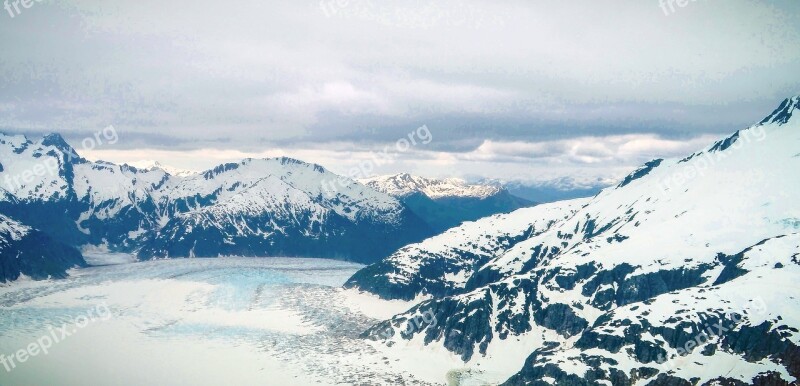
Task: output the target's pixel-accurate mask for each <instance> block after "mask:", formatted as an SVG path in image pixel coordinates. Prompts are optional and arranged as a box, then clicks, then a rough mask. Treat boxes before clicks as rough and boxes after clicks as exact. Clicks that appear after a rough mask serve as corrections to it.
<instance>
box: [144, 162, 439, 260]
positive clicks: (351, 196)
mask: <svg viewBox="0 0 800 386" xmlns="http://www.w3.org/2000/svg"><path fill="white" fill-rule="evenodd" d="M338 178H339V176H337V175H335V174H333V173H330V172H328V171H327V170H325V169H324V168H323V167H321V166H319V165H313V164H308V163H305V162H301V161H297V160H294V159H291V158H277V159H267V160H262V159H259V160H256V159H247V160H244V161H242V162H240V163H232V164H225V165H221V166H219V167H217V168H215V169H213V170H209V171H207V172H205V173H203V174H198V175H194V176H188V177H184V178H182V179H170V180H168V181H167V182H166V183H165V185H164V186H163V187H162V189H160V190H159V191H158V192H155V193H154V197H155V198H156V202H157V203H158V207H159V208H161V211H162V214H163V217H162V218H163V219H164V221H166V222H165V223H164V224H163V226H162V227H161V228H160V229H159V231H158V233H157V235H156V236H155V238H154V239H153V240H151V241H150V242H149V243H147V244H145V246H144V248H143V249H142V251H141V252H140V256H142V257H147V258H149V257H158V256H200V257H211V256H221V255H237V256H313V257H330V258H341V259H349V260H355V261H359V262H371V261H376V260H377V259H380V258H381V257H384V256H386V255H388V254H389V253H390V252H391V251H392V250H393V249H396V248H398V247H400V246H402V245H405V244H407V243H409V242H412V241H417V240H421V239H423V238H424V237H426V236H429V235H430V234H431V230H430V228H429V227H427V226H426V225H425V224H424V223H423V222H422V220H420V219H419V218H418V217H416V216H415V215H414V214H413V213H411V212H410V211H409V210H408V209H407V208H406V207H405V206H403V205H402V204H401V203H400V202H398V201H397V200H396V199H394V198H392V197H390V196H388V195H385V194H383V193H380V192H376V191H374V190H372V189H369V188H367V187H365V186H363V185H361V184H358V183H356V182H355V181H350V183H349V184H347V185H346V186H344V187H342V188H341V189H339V190H338V191H337V192H336V193H335V195H333V196H331V195H329V194H325V193H326V192H325V191H324V190H323V185H322V182H323V181H332V180H335V179H338Z"/></svg>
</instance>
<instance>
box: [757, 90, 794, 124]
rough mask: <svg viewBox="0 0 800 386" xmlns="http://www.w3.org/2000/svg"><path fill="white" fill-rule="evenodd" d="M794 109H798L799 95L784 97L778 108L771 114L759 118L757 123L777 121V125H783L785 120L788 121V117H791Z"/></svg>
mask: <svg viewBox="0 0 800 386" xmlns="http://www.w3.org/2000/svg"><path fill="white" fill-rule="evenodd" d="M796 110H800V95H796V96H793V97H791V98H786V99H784V100H783V102H781V104H780V106H778V108H777V109H775V111H773V112H772V114H770V115H768V116H767V117H766V118H764V119H763V120H761V122H759V124H761V125H766V124H770V123H777V124H779V125H783V124H785V123H786V122H789V119H791V118H792V113H794V111H796Z"/></svg>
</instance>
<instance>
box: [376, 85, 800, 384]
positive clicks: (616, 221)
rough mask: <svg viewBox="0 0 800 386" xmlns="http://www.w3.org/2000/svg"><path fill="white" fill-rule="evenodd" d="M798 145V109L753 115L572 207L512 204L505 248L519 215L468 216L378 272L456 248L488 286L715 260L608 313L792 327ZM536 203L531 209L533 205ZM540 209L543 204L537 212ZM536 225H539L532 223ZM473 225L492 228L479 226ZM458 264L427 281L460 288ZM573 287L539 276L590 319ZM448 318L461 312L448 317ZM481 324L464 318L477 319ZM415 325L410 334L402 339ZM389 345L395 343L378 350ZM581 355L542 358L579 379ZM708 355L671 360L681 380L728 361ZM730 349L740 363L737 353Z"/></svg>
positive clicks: (740, 371) (544, 293)
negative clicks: (735, 270)
mask: <svg viewBox="0 0 800 386" xmlns="http://www.w3.org/2000/svg"><path fill="white" fill-rule="evenodd" d="M798 100H800V99H798V98H795V99H794V100H793V102H792V103H791V104H790V105H791V106H792V107H790V108H792V109H793V108H794V107H793V106H796V105H797V101H798ZM734 139H735V141H734ZM798 154H800V117H794V118H793V119H791V120H789V121H788V122H786V123H785V124H784V123H783V122H777V121H776V122H772V121H768V122H766V123H765V124H763V125H762V124H757V125H754V126H751V127H749V128H747V129H743V130H740V131H738V132H737V134H736V135H734V136H731V137H729V138H728V139H724V140H722V141H719V142H717V143H714V144H710V145H709V146H707V147H705V148H704V149H701V150H699V151H698V152H696V153H694V155H693V156H691V157H687V158H685V159H681V160H677V159H675V160H663V161H660V162H654V163H652V165H653V167H651V168H642V169H640V170H639V172H638V173H637V175H636V176H635V177H636V178H633V176H632V177H631V178H629V179H627V183H626V184H624V185H622V184H620V185H618V186H615V187H611V188H607V189H605V190H603V191H602V192H601V193H599V194H598V195H597V196H595V197H593V198H591V199H586V200H582V201H579V202H576V203H573V204H572V205H563V204H559V203H556V204H555V205H553V206H550V207H547V206H539V207H534V208H527V209H521V210H518V211H516V212H513V213H510V214H508V215H505V216H506V217H504V218H507V219H509V218H519V219H523V218H525V219H527V220H528V223H529V224H536V228H537V231H536V232H535V233H531V234H530V235H529V237H527V238H526V239H525V240H524V241H521V242H519V243H517V244H516V245H514V246H512V247H510V248H503V247H502V246H501V245H499V243H498V239H499V238H500V237H502V235H504V234H508V235H518V234H519V231H520V229H521V227H520V225H521V224H523V223H524V222H521V223H515V224H511V223H507V224H504V223H502V222H501V221H498V219H499V218H500V217H493V218H491V219H488V218H487V219H483V220H479V221H477V222H475V223H468V224H465V225H464V226H462V227H459V228H454V229H451V230H449V231H448V232H446V233H445V234H443V235H440V236H436V237H433V238H430V239H428V240H425V241H423V242H421V243H419V244H415V245H411V246H408V247H406V248H403V249H401V250H400V251H398V252H396V253H395V254H394V255H392V256H390V257H389V258H388V259H387V260H386V261H385V262H386V263H389V264H390V267H391V269H388V270H387V272H391V273H390V274H388V275H387V277H388V278H389V279H390V280H391V281H392V282H393V283H395V284H402V283H409V282H411V278H413V277H415V275H417V274H418V271H419V269H420V267H422V266H423V265H424V264H425V263H426V262H427V261H434V260H436V261H438V262H444V263H447V265H448V266H449V267H455V268H465V267H470V265H471V264H472V262H473V261H472V260H469V259H465V258H463V257H462V255H459V254H458V251H462V250H463V251H469V252H475V253H477V254H478V256H479V257H481V256H485V257H488V258H489V259H488V262H487V263H485V264H483V265H482V266H481V267H478V269H477V271H478V272H481V271H484V270H487V271H492V274H493V275H497V274H499V275H500V277H501V279H499V280H495V281H494V282H493V283H491V284H493V285H494V284H498V283H513V282H515V281H516V280H534V281H538V280H539V279H538V278H540V277H541V276H540V275H541V274H542V273H544V272H552V270H553V269H555V268H558V269H560V272H562V273H565V274H566V273H569V272H575V271H576V270H577V268H578V267H580V266H587V265H588V264H594V265H595V266H596V267H598V269H599V270H602V271H610V270H612V269H614V268H615V267H620V266H622V265H625V266H627V267H631V270H632V272H631V273H629V274H628V276H638V275H644V274H648V273H655V272H660V271H665V270H679V269H684V270H685V269H693V268H701V267H711V266H714V267H716V268H713V269H710V270H708V271H707V272H705V273H703V277H704V278H705V279H706V283H704V284H702V285H699V286H695V287H690V288H687V289H684V290H679V291H674V292H672V293H667V294H662V295H659V296H657V297H655V298H654V299H652V304H646V303H641V302H638V303H635V304H631V305H627V306H622V307H618V308H616V309H614V307H615V305H613V304H612V305H611V307H612V310H611V311H610V313H611V315H612V316H613V319H614V320H617V321H622V320H630V321H633V322H634V323H635V322H636V321H637V320H647V321H648V322H649V323H650V324H652V325H654V326H660V325H665V324H667V323H669V322H668V321H669V320H670V319H671V318H673V317H674V316H675V315H678V314H683V313H686V314H687V315H691V317H692V318H693V320H695V321H699V319H697V318H698V316H697V314H698V313H701V312H712V311H713V312H721V313H735V312H743V310H744V313H745V315H746V318H745V320H746V323H748V325H753V326H754V325H759V324H760V323H763V322H772V323H777V322H778V321H779V319H778V318H779V317H780V318H782V321H780V323H779V324H784V323H785V324H787V325H789V326H792V327H798V326H800V313H798V311H797V310H798V309H800V303H799V302H800V299H798V297H797V295H796V294H797V293H800V288H799V287H798V286H797V285H796V284H794V283H796V279H797V277H798V276H800V268H799V267H798V264H797V263H796V261H797V260H796V259H797V256H798V255H800V246H799V244H800V243H798V238H799V236H798V225H797V224H798V220H797V219H798V218H800V206H798V205H797V203H798V202H800V178H799V177H798V174H797V170H800V156H798ZM656 164H658V166H655V165H656ZM537 208H538V210H539V212H534V211H536V210H537ZM545 209H546V210H550V211H552V212H551V213H546V212H544V211H543V210H545ZM523 213H525V215H523ZM542 223H545V224H547V225H546V226H542ZM482 225H486V226H487V228H489V229H490V230H484V229H481V226H482ZM504 232H505V233H504ZM765 240H766V241H765ZM533 251H540V253H539V255H538V256H537V258H538V259H539V260H538V261H537V263H536V264H534V267H533V268H531V267H530V264H528V265H526V264H525V263H526V262H530V261H531V259H532V253H533ZM740 252H744V253H743V260H742V262H741V263H740V264H739V267H740V268H742V269H745V270H747V271H748V272H746V273H745V274H744V275H742V276H740V277H737V278H734V279H732V280H729V281H727V282H725V283H723V284H720V285H717V286H713V285H712V283H713V282H714V281H715V280H716V278H717V277H719V275H720V274H721V273H722V263H721V262H720V256H723V257H724V256H734V255H737V254H738V253H740ZM475 260H478V259H475ZM463 271H464V270H458V269H457V270H456V271H455V272H456V273H453V274H447V275H444V277H443V278H435V281H436V284H441V283H444V284H445V285H446V286H448V287H449V288H455V289H458V288H464V285H465V282H466V281H467V280H468V277H465V276H464V275H462V274H461V272H463ZM483 277H494V276H492V275H484V276H483ZM583 284H585V283H582V282H580V281H579V282H578V283H576V286H575V287H574V289H572V290H567V289H564V288H561V286H560V285H558V284H557V283H556V282H554V281H553V280H552V279H542V283H540V286H539V287H538V288H539V295H540V296H541V299H545V300H543V301H544V302H545V303H546V304H555V303H561V304H567V305H575V304H580V305H582V306H581V307H572V309H573V311H574V312H575V313H576V314H577V315H578V316H579V317H581V318H582V319H584V320H586V321H588V322H589V324H590V325H591V324H593V323H594V322H595V321H596V320H597V318H598V317H599V316H601V315H603V314H606V313H607V311H606V310H604V309H599V308H596V307H595V306H593V305H592V304H590V302H589V300H591V299H590V298H587V296H586V295H584V294H583V293H582V290H583ZM487 288H488V287H478V288H476V289H471V291H470V292H467V293H464V294H456V295H452V296H451V297H450V298H451V299H450V300H453V301H459V302H473V301H479V298H480V296H482V295H483V294H485V293H486V292H485V291H486V290H487ZM604 289H614V290H616V289H617V285H616V284H603V285H600V286H599V288H597V289H596V290H593V291H602V290H604ZM423 291H424V290H423ZM491 294H492V296H494V295H495V294H494V293H493V292H491ZM508 296H509V298H508V299H502V300H506V301H511V300H513V297H514V296H517V297H518V296H519V294H513V293H512V294H511V295H508ZM493 300H494V301H492V302H488V301H487V304H491V305H493V306H494V309H492V310H491V311H492V312H491V313H490V314H489V315H490V316H489V318H490V320H489V323H490V326H492V329H493V333H495V334H494V335H495V339H493V340H492V342H491V343H490V345H489V349H488V352H489V353H490V352H493V350H500V349H502V348H503V347H504V345H507V344H508V342H507V341H509V340H506V341H503V340H501V339H499V338H498V337H497V334H496V332H499V330H498V328H499V324H498V323H499V321H498V320H497V318H496V315H498V313H499V312H500V311H501V310H500V309H498V307H497V306H496V305H497V304H499V302H498V300H500V299H494V298H493ZM517 302H519V299H517ZM401 316H409V314H402V315H401ZM469 317H470V316H468V318H469ZM472 317H477V316H472ZM448 322H452V323H461V322H462V321H459V320H455V319H454V320H448ZM480 322H481V321H474V323H475V324H478V323H480ZM465 323H467V324H469V323H470V321H469V320H467V321H466V322H465ZM620 325H624V324H620ZM534 328H536V327H535V325H534ZM600 330H601V331H604V332H606V333H608V334H612V335H617V336H623V334H625V331H624V329H622V328H614V327H613V326H610V325H609V326H602V328H601V329H600ZM425 333H426V331H418V332H416V333H415V335H414V337H413V338H412V340H411V342H414V341H415V340H416V339H418V338H421V337H423V336H425ZM523 335H525V336H523ZM523 335H519V336H513V335H511V336H510V339H512V340H511V341H513V339H514V338H517V337H519V338H521V341H523V342H524V344H523V347H524V349H522V350H520V352H519V353H518V354H519V356H518V357H517V356H515V355H514V354H509V355H508V357H507V358H511V361H512V362H514V361H518V360H519V359H520V358H524V357H526V356H527V355H528V354H530V352H531V351H532V350H533V348H536V347H537V345H539V344H540V342H538V341H537V339H539V337H538V336H530V335H529V333H525V334H523ZM789 335H790V336H791V337H790V338H789V339H791V340H792V341H793V342H798V341H799V340H800V336H798V335H799V334H789ZM654 338H655V337H653V336H652V335H645V336H644V339H654ZM395 340H396V338H395ZM553 341H556V342H557V341H558V340H553ZM525 344H527V346H525ZM397 346H398V344H395V345H394V346H393V347H392V348H388V350H390V351H391V350H393V349H394V348H395V347H397ZM430 346H433V347H436V348H439V349H441V350H442V351H445V352H446V350H444V349H443V347H442V342H441V340H437V341H434V342H432V343H430ZM696 351H697V350H696ZM512 352H513V351H512ZM579 354H580V351H579V350H576V349H574V348H572V347H571V343H570V342H565V343H562V345H561V346H560V348H559V350H558V351H557V354H556V357H555V359H553V360H552V363H558V364H559V368H561V369H562V370H565V371H567V372H570V373H573V374H577V375H581V376H582V375H583V374H585V372H586V370H588V367H587V366H586V364H585V363H584V362H582V361H581V360H579ZM597 354H598V355H602V356H605V357H608V358H613V359H614V360H616V361H617V362H619V363H620V364H619V365H617V366H615V367H616V368H620V369H622V370H623V371H626V372H628V371H629V370H630V369H632V368H634V367H640V366H641V365H642V364H641V363H637V362H636V361H635V360H634V359H633V358H630V357H628V355H627V354H626V350H625V349H624V348H623V349H622V350H620V351H619V353H610V352H606V351H604V350H597ZM442 355H443V356H444V355H446V354H445V353H443V354H442ZM693 355H694V354H693ZM698 355H699V354H698ZM476 356H477V357H479V358H478V359H473V360H474V361H478V362H479V361H481V360H485V358H488V355H487V356H483V355H480V354H478V355H476ZM571 358H575V359H571ZM693 358H694V357H693ZM715 358H716V355H715V356H711V357H704V359H703V360H702V361H701V360H698V361H697V362H699V363H703V365H702V366H704V368H703V369H701V368H700V367H696V366H695V365H691V366H688V365H687V366H686V367H683V368H681V371H682V372H681V373H680V374H682V375H683V376H685V378H687V379H688V378H691V377H690V376H689V375H693V373H697V374H700V375H702V376H710V374H712V373H714V372H715V373H716V374H717V376H718V375H720V369H721V368H723V367H725V366H726V365H727V364H728V363H735V360H734V359H733V358H727V359H726V358H725V357H724V356H720V360H719V361H716V359H715ZM737 358H738V359H736V360H738V361H740V362H741V361H743V360H742V358H741V356H737ZM693 363H694V362H693ZM518 364H519V363H518ZM494 366H499V365H494ZM693 366H694V367H693ZM779 367H781V366H779V365H777V364H775V363H772V362H763V363H750V364H748V365H746V366H745V365H743V366H741V367H740V368H737V369H736V370H735V371H732V372H731V373H730V374H729V376H735V377H736V378H738V379H741V380H744V381H750V379H751V378H752V376H753V375H755V374H757V373H758V372H762V371H768V370H776V369H777V368H779ZM495 368H496V367H495ZM516 370H519V368H517V369H516ZM726 371H727V370H726ZM776 371H779V372H780V373H781V374H784V379H789V380H792V379H793V378H791V377H788V376H787V374H786V372H785V369H780V370H776ZM722 373H723V374H724V371H723V372H722ZM707 379H710V378H707ZM707 379H704V380H707ZM704 380H701V381H700V383H702V382H703V381H704Z"/></svg>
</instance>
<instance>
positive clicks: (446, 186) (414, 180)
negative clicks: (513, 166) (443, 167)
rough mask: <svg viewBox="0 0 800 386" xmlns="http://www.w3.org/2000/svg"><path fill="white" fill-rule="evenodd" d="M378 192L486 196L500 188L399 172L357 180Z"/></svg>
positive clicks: (401, 194) (403, 194) (497, 191)
mask: <svg viewBox="0 0 800 386" xmlns="http://www.w3.org/2000/svg"><path fill="white" fill-rule="evenodd" d="M358 181H359V182H361V183H362V184H364V185H367V186H369V187H371V188H373V189H375V190H377V191H379V192H384V193H386V194H390V195H392V196H395V197H402V196H407V195H409V194H414V193H422V194H424V195H426V196H428V197H430V198H431V199H434V200H435V199H438V198H444V197H472V198H487V197H491V196H494V195H495V194H497V193H500V191H501V190H502V189H501V188H499V187H497V186H492V185H472V184H468V183H467V182H466V181H464V180H462V179H458V178H446V179H434V178H425V177H418V176H412V175H410V174H408V173H400V174H394V175H388V176H377V177H371V178H364V179H360V180H358Z"/></svg>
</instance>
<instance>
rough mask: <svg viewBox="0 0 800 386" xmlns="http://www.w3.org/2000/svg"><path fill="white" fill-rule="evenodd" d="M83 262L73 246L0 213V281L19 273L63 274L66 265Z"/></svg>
mask: <svg viewBox="0 0 800 386" xmlns="http://www.w3.org/2000/svg"><path fill="white" fill-rule="evenodd" d="M83 266H86V262H85V261H84V260H83V257H82V256H81V254H80V252H78V250H77V249H75V248H73V247H70V246H68V245H66V244H63V243H60V242H57V241H55V240H53V239H52V238H51V237H50V236H48V235H46V234H44V233H42V232H41V231H38V230H36V229H33V228H31V227H29V226H26V225H23V224H21V223H19V222H18V221H15V220H12V219H10V218H8V217H7V216H4V215H2V214H0V283H5V282H8V281H14V280H17V279H19V278H20V276H21V275H25V276H27V277H30V278H33V279H47V278H63V277H66V271H67V270H68V269H70V268H75V267H83Z"/></svg>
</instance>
